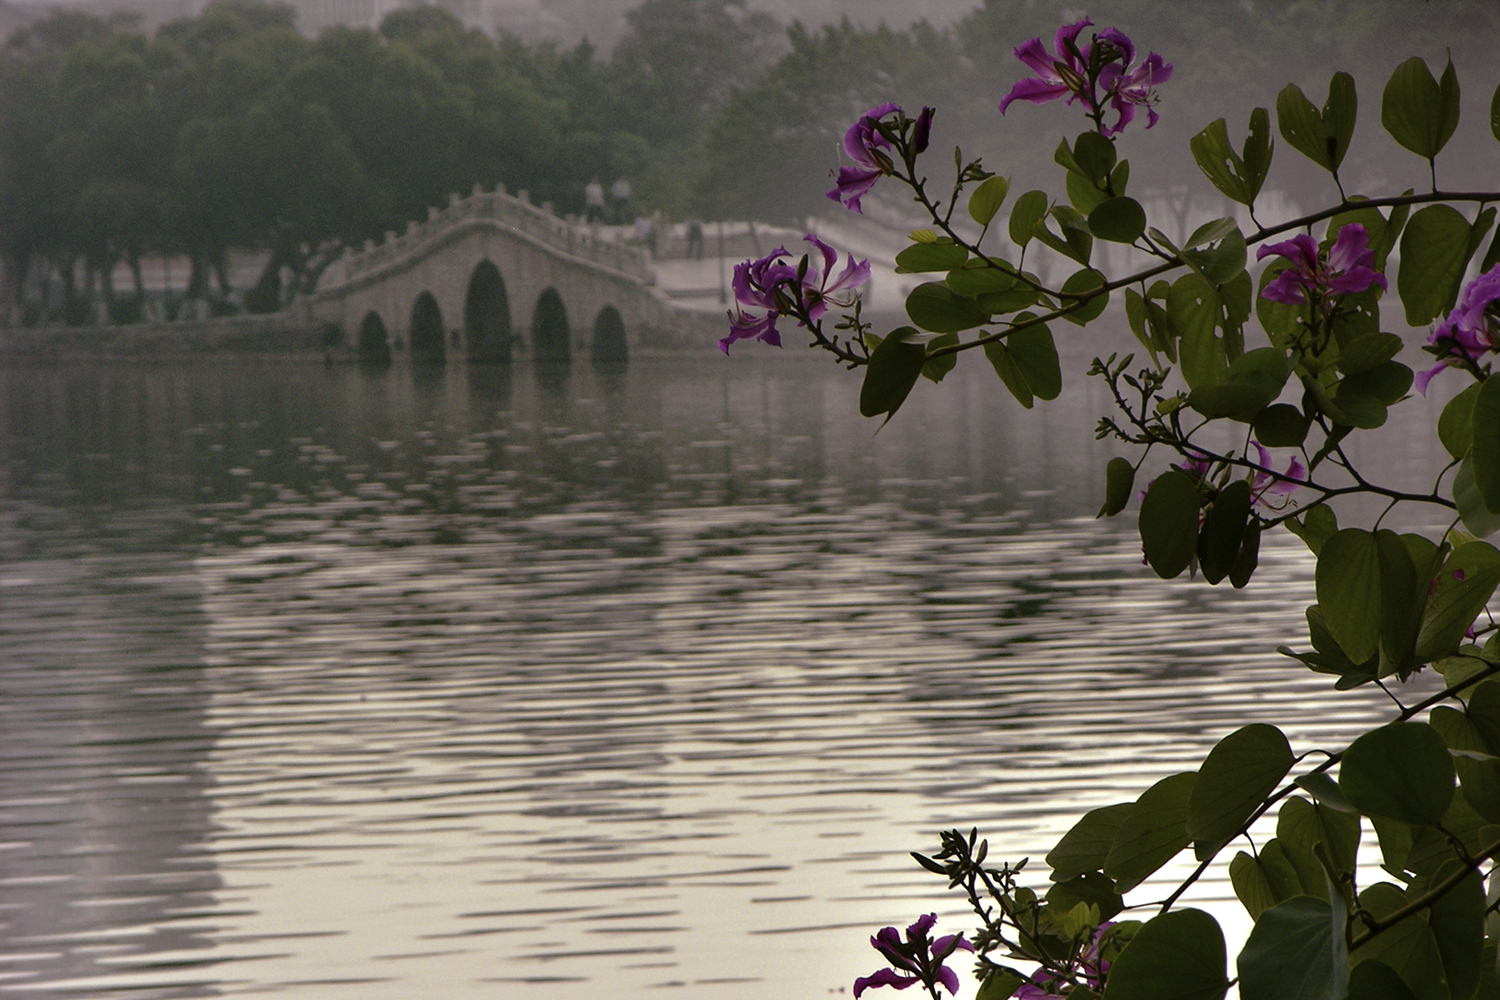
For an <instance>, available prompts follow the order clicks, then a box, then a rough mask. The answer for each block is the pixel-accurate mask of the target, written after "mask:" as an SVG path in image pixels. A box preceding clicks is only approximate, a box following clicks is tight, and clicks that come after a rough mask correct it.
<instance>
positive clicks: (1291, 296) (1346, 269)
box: [1255, 222, 1386, 308]
mask: <svg viewBox="0 0 1500 1000" xmlns="http://www.w3.org/2000/svg"><path fill="white" fill-rule="evenodd" d="M1272 254H1276V255H1277V256H1279V257H1285V258H1286V259H1287V260H1288V261H1290V262H1291V266H1290V267H1288V268H1286V269H1285V270H1283V271H1282V272H1281V273H1280V274H1278V275H1276V277H1275V278H1274V279H1272V281H1271V283H1270V284H1269V285H1267V286H1266V287H1265V288H1264V289H1263V290H1262V291H1261V293H1260V295H1261V298H1264V299H1270V300H1271V301H1272V302H1284V303H1286V304H1288V305H1301V304H1303V303H1305V302H1307V301H1308V297H1309V293H1311V294H1312V296H1313V297H1315V298H1317V299H1319V300H1320V301H1322V302H1324V303H1325V307H1326V308H1331V307H1332V306H1331V303H1328V302H1327V298H1328V296H1329V295H1348V294H1351V293H1354V292H1362V291H1364V290H1365V289H1367V288H1369V287H1371V286H1372V285H1379V286H1380V287H1381V288H1382V289H1384V288H1386V283H1385V275H1383V274H1381V273H1380V272H1379V271H1377V270H1375V269H1374V268H1373V267H1371V266H1370V265H1372V264H1374V263H1375V251H1374V250H1371V249H1370V233H1369V231H1368V230H1366V229H1365V227H1364V226H1363V225H1361V224H1360V223H1358V222H1351V223H1349V224H1348V225H1345V226H1343V227H1342V228H1340V229H1339V235H1338V239H1337V240H1335V241H1334V244H1333V247H1332V249H1330V250H1328V251H1327V252H1326V253H1324V252H1323V251H1321V250H1319V249H1318V244H1317V242H1316V241H1315V240H1314V239H1313V238H1312V237H1311V236H1308V235H1307V234H1306V233H1301V234H1298V235H1297V236H1293V237H1292V238H1291V239H1289V240H1287V241H1286V242H1284V243H1272V244H1269V245H1267V246H1263V247H1261V248H1260V249H1259V250H1257V251H1256V252H1255V259H1256V260H1264V259H1265V258H1267V257H1269V256H1271V255H1272Z"/></svg>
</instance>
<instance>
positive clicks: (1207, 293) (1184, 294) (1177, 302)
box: [1167, 274, 1228, 389]
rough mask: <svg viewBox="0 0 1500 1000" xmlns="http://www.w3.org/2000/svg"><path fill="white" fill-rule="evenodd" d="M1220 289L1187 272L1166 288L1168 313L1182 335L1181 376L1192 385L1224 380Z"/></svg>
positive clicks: (1174, 326) (1180, 351) (1178, 332)
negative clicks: (1218, 329) (1217, 332)
mask: <svg viewBox="0 0 1500 1000" xmlns="http://www.w3.org/2000/svg"><path fill="white" fill-rule="evenodd" d="M1219 307H1220V302H1219V292H1218V290H1217V289H1216V288H1214V286H1213V285H1211V284H1209V282H1208V281H1207V280H1205V279H1204V278H1203V277H1202V276H1201V275H1198V274H1184V275H1183V276H1182V277H1180V278H1178V279H1177V280H1176V281H1175V282H1173V283H1172V287H1171V289H1170V290H1169V291H1168V292H1167V316H1168V318H1169V319H1170V321H1171V324H1172V329H1173V330H1175V331H1176V332H1177V335H1178V336H1179V337H1180V338H1181V346H1180V349H1179V353H1180V356H1181V361H1182V377H1183V379H1184V380H1186V381H1187V384H1188V386H1189V387H1191V388H1194V389H1196V388H1197V387H1198V386H1200V385H1206V384H1210V383H1216V382H1220V381H1223V378H1224V371H1225V369H1226V368H1227V367H1228V366H1227V363H1226V359H1225V356H1224V342H1223V341H1222V340H1220V339H1219V338H1217V337H1215V336H1214V329H1215V327H1216V326H1217V324H1218V321H1219Z"/></svg>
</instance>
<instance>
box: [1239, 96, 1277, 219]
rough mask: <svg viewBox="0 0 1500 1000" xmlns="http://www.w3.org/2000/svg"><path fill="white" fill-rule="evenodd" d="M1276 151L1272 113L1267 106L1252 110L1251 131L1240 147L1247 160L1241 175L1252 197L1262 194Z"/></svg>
mask: <svg viewBox="0 0 1500 1000" xmlns="http://www.w3.org/2000/svg"><path fill="white" fill-rule="evenodd" d="M1274 153H1275V146H1274V144H1273V143H1272V142H1271V115H1270V113H1269V112H1267V111H1266V109H1265V108H1256V109H1255V110H1254V111H1251V112H1250V132H1249V134H1248V135H1246V136H1245V144H1244V146H1242V147H1241V149H1240V157H1241V159H1243V160H1244V161H1245V170H1244V173H1242V174H1240V177H1241V178H1242V179H1243V180H1244V182H1245V188H1246V191H1247V192H1248V193H1249V195H1250V197H1251V198H1252V199H1254V198H1255V197H1256V196H1257V195H1259V194H1260V187H1261V185H1262V184H1264V183H1265V182H1266V175H1267V174H1269V173H1270V172H1271V157H1272V155H1273V154H1274Z"/></svg>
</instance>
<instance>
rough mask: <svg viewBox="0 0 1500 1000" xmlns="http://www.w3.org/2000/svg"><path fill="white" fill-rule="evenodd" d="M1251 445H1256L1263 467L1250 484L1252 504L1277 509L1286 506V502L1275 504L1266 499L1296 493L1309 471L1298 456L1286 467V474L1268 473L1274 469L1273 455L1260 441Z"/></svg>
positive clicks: (1293, 457)
mask: <svg viewBox="0 0 1500 1000" xmlns="http://www.w3.org/2000/svg"><path fill="white" fill-rule="evenodd" d="M1250 443H1251V444H1253V445H1255V450H1256V452H1257V453H1258V454H1259V455H1260V466H1261V468H1260V469H1257V470H1256V472H1255V478H1254V479H1253V480H1252V481H1251V483H1250V500H1251V502H1252V503H1254V504H1255V505H1256V506H1260V505H1262V504H1264V505H1266V506H1268V507H1277V508H1280V507H1282V506H1285V503H1286V501H1282V502H1281V503H1278V504H1273V503H1271V502H1270V501H1269V500H1267V499H1266V497H1267V496H1268V495H1269V496H1283V497H1284V496H1286V495H1287V494H1289V493H1292V492H1295V491H1296V490H1297V489H1298V488H1299V487H1300V486H1301V485H1302V483H1301V482H1300V480H1302V479H1305V478H1306V477H1307V470H1306V469H1304V468H1303V467H1302V463H1301V462H1299V461H1297V456H1296V455H1293V456H1292V461H1291V464H1289V465H1288V466H1287V467H1286V471H1285V472H1283V473H1281V474H1279V475H1277V474H1274V473H1272V472H1269V471H1266V470H1269V469H1270V468H1271V467H1272V466H1271V453H1270V452H1269V451H1266V449H1265V447H1264V446H1262V445H1261V443H1260V442H1259V441H1251V442H1250Z"/></svg>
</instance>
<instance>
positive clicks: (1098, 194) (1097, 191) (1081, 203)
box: [1063, 174, 1109, 215]
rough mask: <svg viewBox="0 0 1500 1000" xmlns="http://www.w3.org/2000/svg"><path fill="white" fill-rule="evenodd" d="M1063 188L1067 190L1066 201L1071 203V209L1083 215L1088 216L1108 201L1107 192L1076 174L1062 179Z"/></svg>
mask: <svg viewBox="0 0 1500 1000" xmlns="http://www.w3.org/2000/svg"><path fill="white" fill-rule="evenodd" d="M1063 186H1064V187H1066V188H1067V190H1068V200H1069V201H1071V202H1072V203H1073V207H1074V208H1076V209H1078V211H1080V212H1082V213H1083V214H1084V215H1088V214H1089V213H1090V212H1092V211H1093V210H1094V209H1096V208H1098V207H1099V206H1100V205H1102V204H1104V203H1105V202H1106V201H1108V200H1109V194H1108V192H1106V191H1104V190H1103V189H1101V188H1099V187H1097V186H1096V185H1095V184H1094V182H1093V181H1090V180H1089V179H1087V178H1086V177H1082V176H1080V175H1078V174H1068V175H1066V176H1065V177H1064V178H1063Z"/></svg>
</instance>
